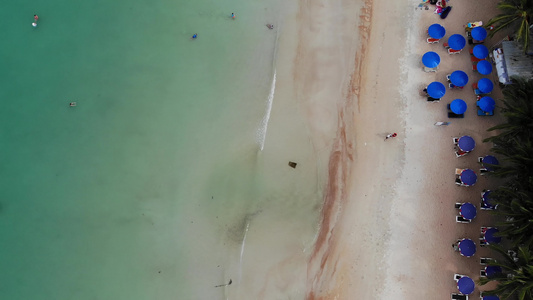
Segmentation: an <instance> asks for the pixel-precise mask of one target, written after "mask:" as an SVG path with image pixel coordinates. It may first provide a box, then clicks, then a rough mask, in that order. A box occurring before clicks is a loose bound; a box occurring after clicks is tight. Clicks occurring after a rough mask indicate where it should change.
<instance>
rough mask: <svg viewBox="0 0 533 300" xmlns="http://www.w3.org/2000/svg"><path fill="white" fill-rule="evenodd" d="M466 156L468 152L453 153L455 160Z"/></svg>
mask: <svg viewBox="0 0 533 300" xmlns="http://www.w3.org/2000/svg"><path fill="white" fill-rule="evenodd" d="M467 154H468V152H466V151H461V150H457V151H455V157H456V158H459V157H462V156H465V155H467Z"/></svg>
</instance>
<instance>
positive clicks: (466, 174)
mask: <svg viewBox="0 0 533 300" xmlns="http://www.w3.org/2000/svg"><path fill="white" fill-rule="evenodd" d="M459 179H461V182H462V183H463V184H465V185H474V184H476V181H477V175H476V172H474V171H473V170H471V169H464V170H463V171H462V172H461V175H459Z"/></svg>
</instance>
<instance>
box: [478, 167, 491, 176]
mask: <svg viewBox="0 0 533 300" xmlns="http://www.w3.org/2000/svg"><path fill="white" fill-rule="evenodd" d="M488 172H490V171H489V170H487V169H485V168H480V169H479V175H485V174H486V173H488Z"/></svg>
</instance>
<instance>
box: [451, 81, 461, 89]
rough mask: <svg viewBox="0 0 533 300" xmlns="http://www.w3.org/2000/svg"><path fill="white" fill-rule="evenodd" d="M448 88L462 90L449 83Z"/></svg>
mask: <svg viewBox="0 0 533 300" xmlns="http://www.w3.org/2000/svg"><path fill="white" fill-rule="evenodd" d="M448 87H449V88H450V89H459V90H462V89H463V87H462V86H456V85H455V84H453V83H451V82H450V83H448Z"/></svg>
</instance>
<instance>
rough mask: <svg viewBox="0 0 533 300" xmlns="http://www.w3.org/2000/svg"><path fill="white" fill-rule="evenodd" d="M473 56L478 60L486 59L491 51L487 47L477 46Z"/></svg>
mask: <svg viewBox="0 0 533 300" xmlns="http://www.w3.org/2000/svg"><path fill="white" fill-rule="evenodd" d="M473 54H474V56H475V57H476V58H478V59H484V58H485V57H487V56H488V55H489V49H488V48H487V47H486V46H485V45H476V46H474V50H473Z"/></svg>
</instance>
